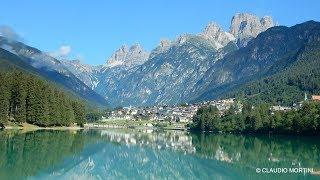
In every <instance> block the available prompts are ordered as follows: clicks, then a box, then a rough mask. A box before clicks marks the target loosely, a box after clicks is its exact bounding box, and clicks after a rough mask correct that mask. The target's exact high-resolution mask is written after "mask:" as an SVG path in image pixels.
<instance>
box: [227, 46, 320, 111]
mask: <svg viewBox="0 0 320 180" xmlns="http://www.w3.org/2000/svg"><path fill="white" fill-rule="evenodd" d="M304 93H307V94H308V95H310V94H320V42H315V43H311V44H308V45H306V46H305V47H304V48H303V49H302V50H301V51H300V52H299V53H298V55H297V61H296V62H295V63H293V64H292V65H290V66H288V67H287V68H286V69H285V70H284V71H281V72H279V73H276V74H275V75H272V76H269V77H266V78H261V79H259V80H256V81H252V82H249V83H246V84H244V85H241V86H240V87H239V88H238V89H236V90H234V91H232V92H230V93H228V94H226V97H241V98H245V99H246V100H247V101H249V102H252V103H255V104H257V103H261V102H268V103H272V104H281V105H292V104H293V103H297V102H300V101H302V100H303V99H304ZM309 97H310V96H309Z"/></svg>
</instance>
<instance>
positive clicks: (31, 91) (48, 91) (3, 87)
mask: <svg viewBox="0 0 320 180" xmlns="http://www.w3.org/2000/svg"><path fill="white" fill-rule="evenodd" d="M0 82H1V83H0V125H1V126H3V125H5V124H7V123H8V121H11V122H15V123H24V122H26V123H30V124H34V125H38V126H43V127H48V126H70V125H72V124H73V123H77V124H78V125H80V126H82V125H83V124H84V123H85V105H84V103H83V102H81V101H79V100H77V99H74V98H71V97H70V95H69V94H66V93H65V92H63V91H61V90H60V89H58V88H56V87H55V86H53V85H52V84H50V83H49V82H47V81H45V80H43V79H41V78H39V77H37V76H35V75H31V74H28V73H26V72H22V71H19V70H14V71H9V72H4V71H0Z"/></svg>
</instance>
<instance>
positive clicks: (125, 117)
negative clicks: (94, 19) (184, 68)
mask: <svg viewBox="0 0 320 180" xmlns="http://www.w3.org/2000/svg"><path fill="white" fill-rule="evenodd" d="M309 100H310V101H320V96H318V95H312V96H311V98H310V99H308V98H307V95H306V94H305V98H304V101H300V102H297V103H294V104H292V105H291V106H281V105H273V106H271V107H270V111H269V112H270V114H271V115H272V114H274V112H276V111H280V112H286V111H290V110H298V109H300V108H301V107H302V106H303V103H304V102H306V101H309ZM209 106H213V107H216V108H217V109H218V110H219V115H220V116H223V115H224V114H225V112H226V111H227V110H228V109H230V107H231V106H234V107H236V109H237V112H236V113H241V112H242V107H243V104H242V103H241V102H240V101H238V100H237V99H236V98H228V99H220V100H212V101H204V102H201V103H183V104H179V105H173V106H168V105H163V106H150V107H133V106H129V107H119V108H115V109H114V110H112V111H110V112H109V113H108V114H107V115H106V116H102V117H101V118H100V120H99V121H98V123H96V124H89V125H88V124H87V125H86V126H87V127H123V126H117V125H116V124H117V123H116V122H117V121H118V122H119V121H126V122H128V123H129V125H130V122H134V121H143V122H146V123H145V124H143V125H144V126H147V127H153V124H152V122H155V123H159V122H171V123H178V125H177V124H176V126H174V127H173V128H174V129H184V128H185V125H187V124H190V123H192V120H193V117H194V116H195V115H196V113H197V111H198V110H199V108H201V107H209ZM252 108H254V106H252ZM104 123H106V124H107V125H106V126H103V125H102V124H104Z"/></svg>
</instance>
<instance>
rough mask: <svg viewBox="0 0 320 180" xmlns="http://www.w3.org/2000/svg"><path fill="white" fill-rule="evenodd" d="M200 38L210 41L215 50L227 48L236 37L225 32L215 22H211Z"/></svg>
mask: <svg viewBox="0 0 320 180" xmlns="http://www.w3.org/2000/svg"><path fill="white" fill-rule="evenodd" d="M200 36H201V37H203V38H204V39H207V40H209V41H210V42H211V43H212V45H213V47H215V49H220V48H222V47H224V46H226V45H227V44H228V43H229V42H230V41H234V40H235V37H234V36H233V35H232V34H230V33H228V32H225V31H223V29H222V28H221V27H220V26H219V25H218V24H217V23H215V22H210V23H209V24H208V25H207V26H206V27H205V29H204V31H203V32H202V33H200Z"/></svg>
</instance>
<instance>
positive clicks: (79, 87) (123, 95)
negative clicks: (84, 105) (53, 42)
mask: <svg viewBox="0 0 320 180" xmlns="http://www.w3.org/2000/svg"><path fill="white" fill-rule="evenodd" d="M319 32H320V23H318V22H315V21H308V22H305V23H302V24H298V25H295V26H292V27H285V26H278V25H276V24H275V23H274V21H273V19H272V18H271V17H270V16H264V17H261V18H260V17H258V16H256V15H253V14H249V13H239V14H236V15H235V16H234V17H233V18H232V20H231V25H230V28H229V30H228V31H224V30H223V28H221V27H220V26H219V25H218V24H217V23H216V22H210V23H208V25H207V26H206V27H205V28H204V29H203V31H202V32H200V33H198V34H182V35H180V36H178V37H177V38H176V39H174V40H168V39H162V40H160V43H159V45H158V46H157V47H155V48H154V49H153V50H152V51H151V52H147V51H146V50H144V48H143V47H142V46H141V45H139V44H138V43H136V44H134V45H132V46H131V47H128V46H126V45H123V46H121V47H120V48H119V49H118V50H117V51H115V52H114V53H113V54H112V55H111V56H110V58H109V59H108V60H107V61H106V63H105V64H103V65H99V66H91V65H87V64H83V63H82V62H81V61H79V60H61V61H59V60H57V59H55V58H52V57H50V56H49V55H48V54H46V53H43V52H41V51H40V50H37V49H35V48H32V47H29V46H27V45H24V44H23V43H20V42H15V41H8V40H6V39H5V38H1V39H0V47H1V51H3V52H5V53H10V54H11V56H14V57H16V58H19V59H20V60H22V61H23V62H24V63H26V64H27V65H28V66H31V67H32V68H34V69H36V71H37V72H39V74H41V75H42V76H45V77H46V78H47V79H50V80H51V81H54V82H57V83H58V84H60V85H62V86H64V87H66V89H69V90H70V91H72V92H75V94H78V95H80V96H81V97H83V98H85V99H90V101H95V102H98V103H100V104H104V103H106V101H107V102H108V104H109V105H110V106H112V107H116V106H130V105H132V106H150V105H170V104H179V103H184V102H198V101H205V100H210V99H216V98H220V97H231V96H233V97H234V96H240V95H241V96H245V97H246V98H248V97H250V98H252V97H253V96H254V97H260V98H261V97H265V95H263V93H266V92H267V91H265V90H264V89H261V88H260V90H259V91H257V89H259V88H255V89H252V87H257V84H261V82H265V79H266V78H271V79H272V78H273V77H274V76H277V77H279V76H282V75H283V76H286V77H288V72H292V71H293V70H292V69H294V68H297V65H296V64H299V63H301V61H302V60H305V59H307V58H302V57H306V56H309V55H310V54H308V53H315V52H314V51H315V50H314V49H317V47H318V42H319V41H320V35H319ZM316 57H317V56H316ZM315 59H317V58H315ZM316 62H317V61H316ZM304 63H307V64H308V63H311V61H304ZM27 65H26V66H27ZM314 65H317V63H316V64H314ZM315 67H317V66H315ZM300 69H303V70H304V71H299V72H301V74H305V73H306V72H307V70H306V69H304V68H301V67H300ZM52 73H53V74H52ZM281 73H283V74H281ZM278 79H279V78H278ZM274 80H275V79H274ZM274 83H276V82H274ZM279 83H280V82H277V83H276V84H279ZM283 83H286V82H283ZM283 83H282V84H283ZM280 84H281V83H280ZM315 84H316V85H317V83H315ZM296 86H299V85H297V84H296ZM261 87H269V86H267V85H265V84H264V86H261ZM319 87H320V86H319ZM250 88H251V89H250ZM286 88H288V87H286ZM303 92H313V93H315V92H318V91H317V88H315V89H313V90H312V91H311V90H310V89H306V88H300V89H299V88H298V89H296V91H295V93H294V94H295V95H296V96H295V97H296V99H295V100H297V98H298V97H299V98H300V97H301V94H303ZM269 93H270V92H269ZM280 94H281V93H280ZM297 94H299V95H297ZM290 97H291V96H290ZM260 100H261V99H260ZM267 100H268V99H267V98H264V101H267ZM291 100H292V98H291ZM269 101H270V102H273V103H288V102H289V101H288V100H285V99H281V98H280V99H278V100H275V99H273V100H270V99H269ZM290 102H291V101H290Z"/></svg>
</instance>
